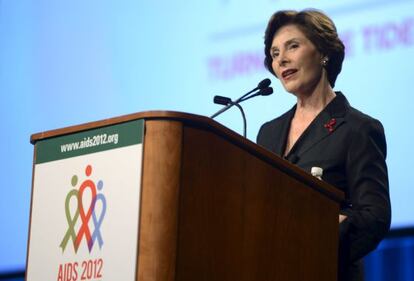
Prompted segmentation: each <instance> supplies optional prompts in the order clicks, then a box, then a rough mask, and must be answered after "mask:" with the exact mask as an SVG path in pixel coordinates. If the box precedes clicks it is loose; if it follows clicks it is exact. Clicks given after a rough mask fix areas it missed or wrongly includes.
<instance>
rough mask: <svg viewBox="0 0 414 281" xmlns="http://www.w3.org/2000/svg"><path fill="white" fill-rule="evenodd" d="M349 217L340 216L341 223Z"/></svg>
mask: <svg viewBox="0 0 414 281" xmlns="http://www.w3.org/2000/svg"><path fill="white" fill-rule="evenodd" d="M346 218H347V216H344V215H339V223H341V222H343V221H344V220H346Z"/></svg>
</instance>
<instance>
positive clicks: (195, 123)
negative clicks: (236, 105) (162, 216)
mask: <svg viewBox="0 0 414 281" xmlns="http://www.w3.org/2000/svg"><path fill="white" fill-rule="evenodd" d="M138 119H144V120H146V121H148V120H168V121H178V122H181V123H183V124H184V125H185V126H191V127H198V128H202V129H204V130H207V131H210V132H212V133H214V134H217V135H219V136H221V137H223V138H225V139H226V140H227V141H230V142H232V143H233V144H235V145H237V146H239V147H240V148H242V149H244V150H246V151H248V152H249V153H251V154H253V155H255V156H256V157H258V158H260V159H261V160H263V161H265V162H267V163H269V164H270V165H272V166H275V167H277V168H279V169H280V170H282V171H283V172H285V173H286V174H288V175H290V176H292V177H294V178H296V179H298V180H300V181H302V182H304V183H306V184H308V185H309V186H310V187H312V188H314V189H316V190H318V191H319V192H321V193H323V194H325V195H327V196H328V197H330V198H331V199H332V200H334V201H336V202H341V201H343V200H344V194H343V192H342V191H340V190H339V189H337V188H335V187H333V186H332V185H330V184H328V183H326V182H324V181H321V180H319V179H317V178H315V177H314V176H312V175H311V174H309V173H307V172H305V171H303V170H302V169H300V168H299V167H297V166H295V165H293V164H291V163H290V162H288V161H286V160H284V159H282V158H281V157H279V156H277V155H276V154H274V153H272V152H270V151H268V150H266V149H265V148H263V147H261V146H258V145H257V144H255V143H254V142H252V141H250V140H248V139H246V138H244V137H242V136H241V135H239V134H238V133H236V132H234V131H232V130H230V129H229V128H227V127H225V126H223V125H221V124H220V123H218V122H216V121H214V120H213V119H211V118H209V117H207V116H201V115H196V114H190V113H184V112H177V111H145V112H138V113H132V114H127V115H123V116H119V117H114V118H109V119H104V120H100V121H94V122H89V123H85V124H80V125H75V126H69V127H65V128H61V129H56V130H50V131H45V132H40V133H36V134H33V135H31V137H30V142H31V143H32V144H36V142H37V141H41V140H45V139H49V138H53V137H58V136H64V135H69V134H73V133H78V132H82V131H87V130H91V129H96V128H101V127H106V126H111V125H116V124H120V123H124V122H128V121H133V120H138Z"/></svg>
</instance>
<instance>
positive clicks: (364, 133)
mask: <svg viewBox="0 0 414 281" xmlns="http://www.w3.org/2000/svg"><path fill="white" fill-rule="evenodd" d="M336 95H337V96H336V97H335V98H334V99H333V100H332V101H331V102H330V103H329V104H328V105H327V106H326V107H325V109H324V110H323V111H322V112H321V113H320V114H319V115H318V116H317V117H316V118H315V120H313V122H312V123H311V124H310V125H309V127H308V128H307V129H306V130H305V131H304V132H303V134H302V135H301V136H300V137H299V139H298V140H297V141H296V143H295V144H294V146H293V147H292V149H291V150H290V152H289V154H288V155H286V157H285V158H286V159H287V160H288V161H290V162H292V163H293V164H296V165H297V166H299V167H301V168H302V169H304V170H305V171H307V172H309V173H310V171H311V168H312V167H314V166H315V167H321V168H322V169H323V176H322V179H323V180H324V181H326V182H329V183H330V184H332V185H334V186H336V187H337V188H339V189H341V190H342V191H343V192H344V193H345V198H346V200H345V202H344V203H343V204H342V206H341V213H342V214H344V215H346V216H348V218H347V219H346V220H345V221H343V222H342V223H341V224H340V226H339V229H340V233H339V244H340V245H339V272H338V274H339V276H338V280H363V273H362V269H361V266H360V262H359V260H360V259H361V258H362V257H363V256H365V255H366V254H368V253H369V252H370V251H372V250H373V249H375V247H376V246H377V245H378V243H379V242H380V241H381V239H382V238H383V237H384V236H385V234H386V233H387V231H388V229H389V226H390V222H391V206H390V198H389V191H388V174H387V165H386V163H385V158H386V141H385V136H384V130H383V127H382V125H381V123H380V122H379V121H378V120H376V119H373V118H371V117H369V116H368V115H365V114H363V113H362V112H360V111H358V110H356V109H354V108H352V107H351V106H350V105H349V103H348V101H347V100H346V98H345V96H344V95H343V94H342V93H340V92H337V93H336ZM295 110H296V106H294V107H293V108H292V109H291V110H289V111H288V112H286V113H285V114H283V115H282V116H280V117H278V118H276V119H274V120H272V121H269V122H267V123H265V124H264V125H262V127H261V128H260V131H259V134H258V137H257V143H258V144H259V145H261V146H263V147H265V148H267V149H268V150H270V151H272V152H274V153H276V154H277V155H279V156H283V153H284V151H285V147H286V141H287V136H288V133H289V128H290V123H291V120H292V118H293V116H294V114H295Z"/></svg>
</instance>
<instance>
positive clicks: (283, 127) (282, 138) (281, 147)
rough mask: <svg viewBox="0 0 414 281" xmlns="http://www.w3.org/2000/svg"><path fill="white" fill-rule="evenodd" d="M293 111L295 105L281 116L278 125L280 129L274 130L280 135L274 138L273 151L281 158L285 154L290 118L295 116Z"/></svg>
mask: <svg viewBox="0 0 414 281" xmlns="http://www.w3.org/2000/svg"><path fill="white" fill-rule="evenodd" d="M295 111H296V105H295V106H294V107H293V108H292V109H291V110H289V111H288V112H286V113H285V114H284V115H283V116H282V118H281V122H280V124H279V126H280V127H279V128H276V130H275V131H276V132H280V135H279V136H278V137H277V138H276V140H275V142H274V144H275V145H274V148H273V151H274V152H275V153H276V154H277V155H279V156H281V157H283V156H284V153H285V148H286V141H287V137H288V134H289V129H290V122H291V121H292V118H293V116H294V115H295Z"/></svg>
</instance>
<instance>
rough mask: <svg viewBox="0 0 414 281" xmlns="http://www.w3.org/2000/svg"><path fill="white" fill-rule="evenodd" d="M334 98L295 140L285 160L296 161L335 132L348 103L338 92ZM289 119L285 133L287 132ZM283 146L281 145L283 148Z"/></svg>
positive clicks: (340, 123)
mask: <svg viewBox="0 0 414 281" xmlns="http://www.w3.org/2000/svg"><path fill="white" fill-rule="evenodd" d="M336 95H337V96H336V97H335V99H333V100H332V102H330V103H329V104H328V105H327V106H326V107H325V109H324V110H323V111H321V113H319V115H318V116H317V117H316V118H315V120H313V121H312V123H311V124H310V125H309V127H308V128H306V130H305V131H304V132H303V134H302V135H301V136H300V137H299V139H298V140H297V141H296V143H295V144H294V146H293V147H292V149H291V150H290V151H289V154H288V155H287V156H286V158H287V160H289V161H290V162H292V163H297V162H298V160H299V159H300V156H301V155H302V154H303V153H305V152H307V151H309V150H310V149H312V147H314V146H315V145H316V144H318V143H319V142H320V141H322V140H323V139H325V138H327V137H329V136H331V135H332V134H334V133H335V130H337V129H338V128H339V127H340V126H341V125H342V124H343V123H344V122H345V120H344V116H345V113H346V111H347V108H348V107H349V103H348V101H347V100H346V98H345V96H344V95H342V94H341V93H340V92H337V93H336ZM290 120H291V119H290ZM290 120H289V124H288V129H287V133H286V137H285V140H286V138H287V134H288V132H289V126H290ZM284 147H285V146H283V148H284ZM282 153H283V152H282Z"/></svg>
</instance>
